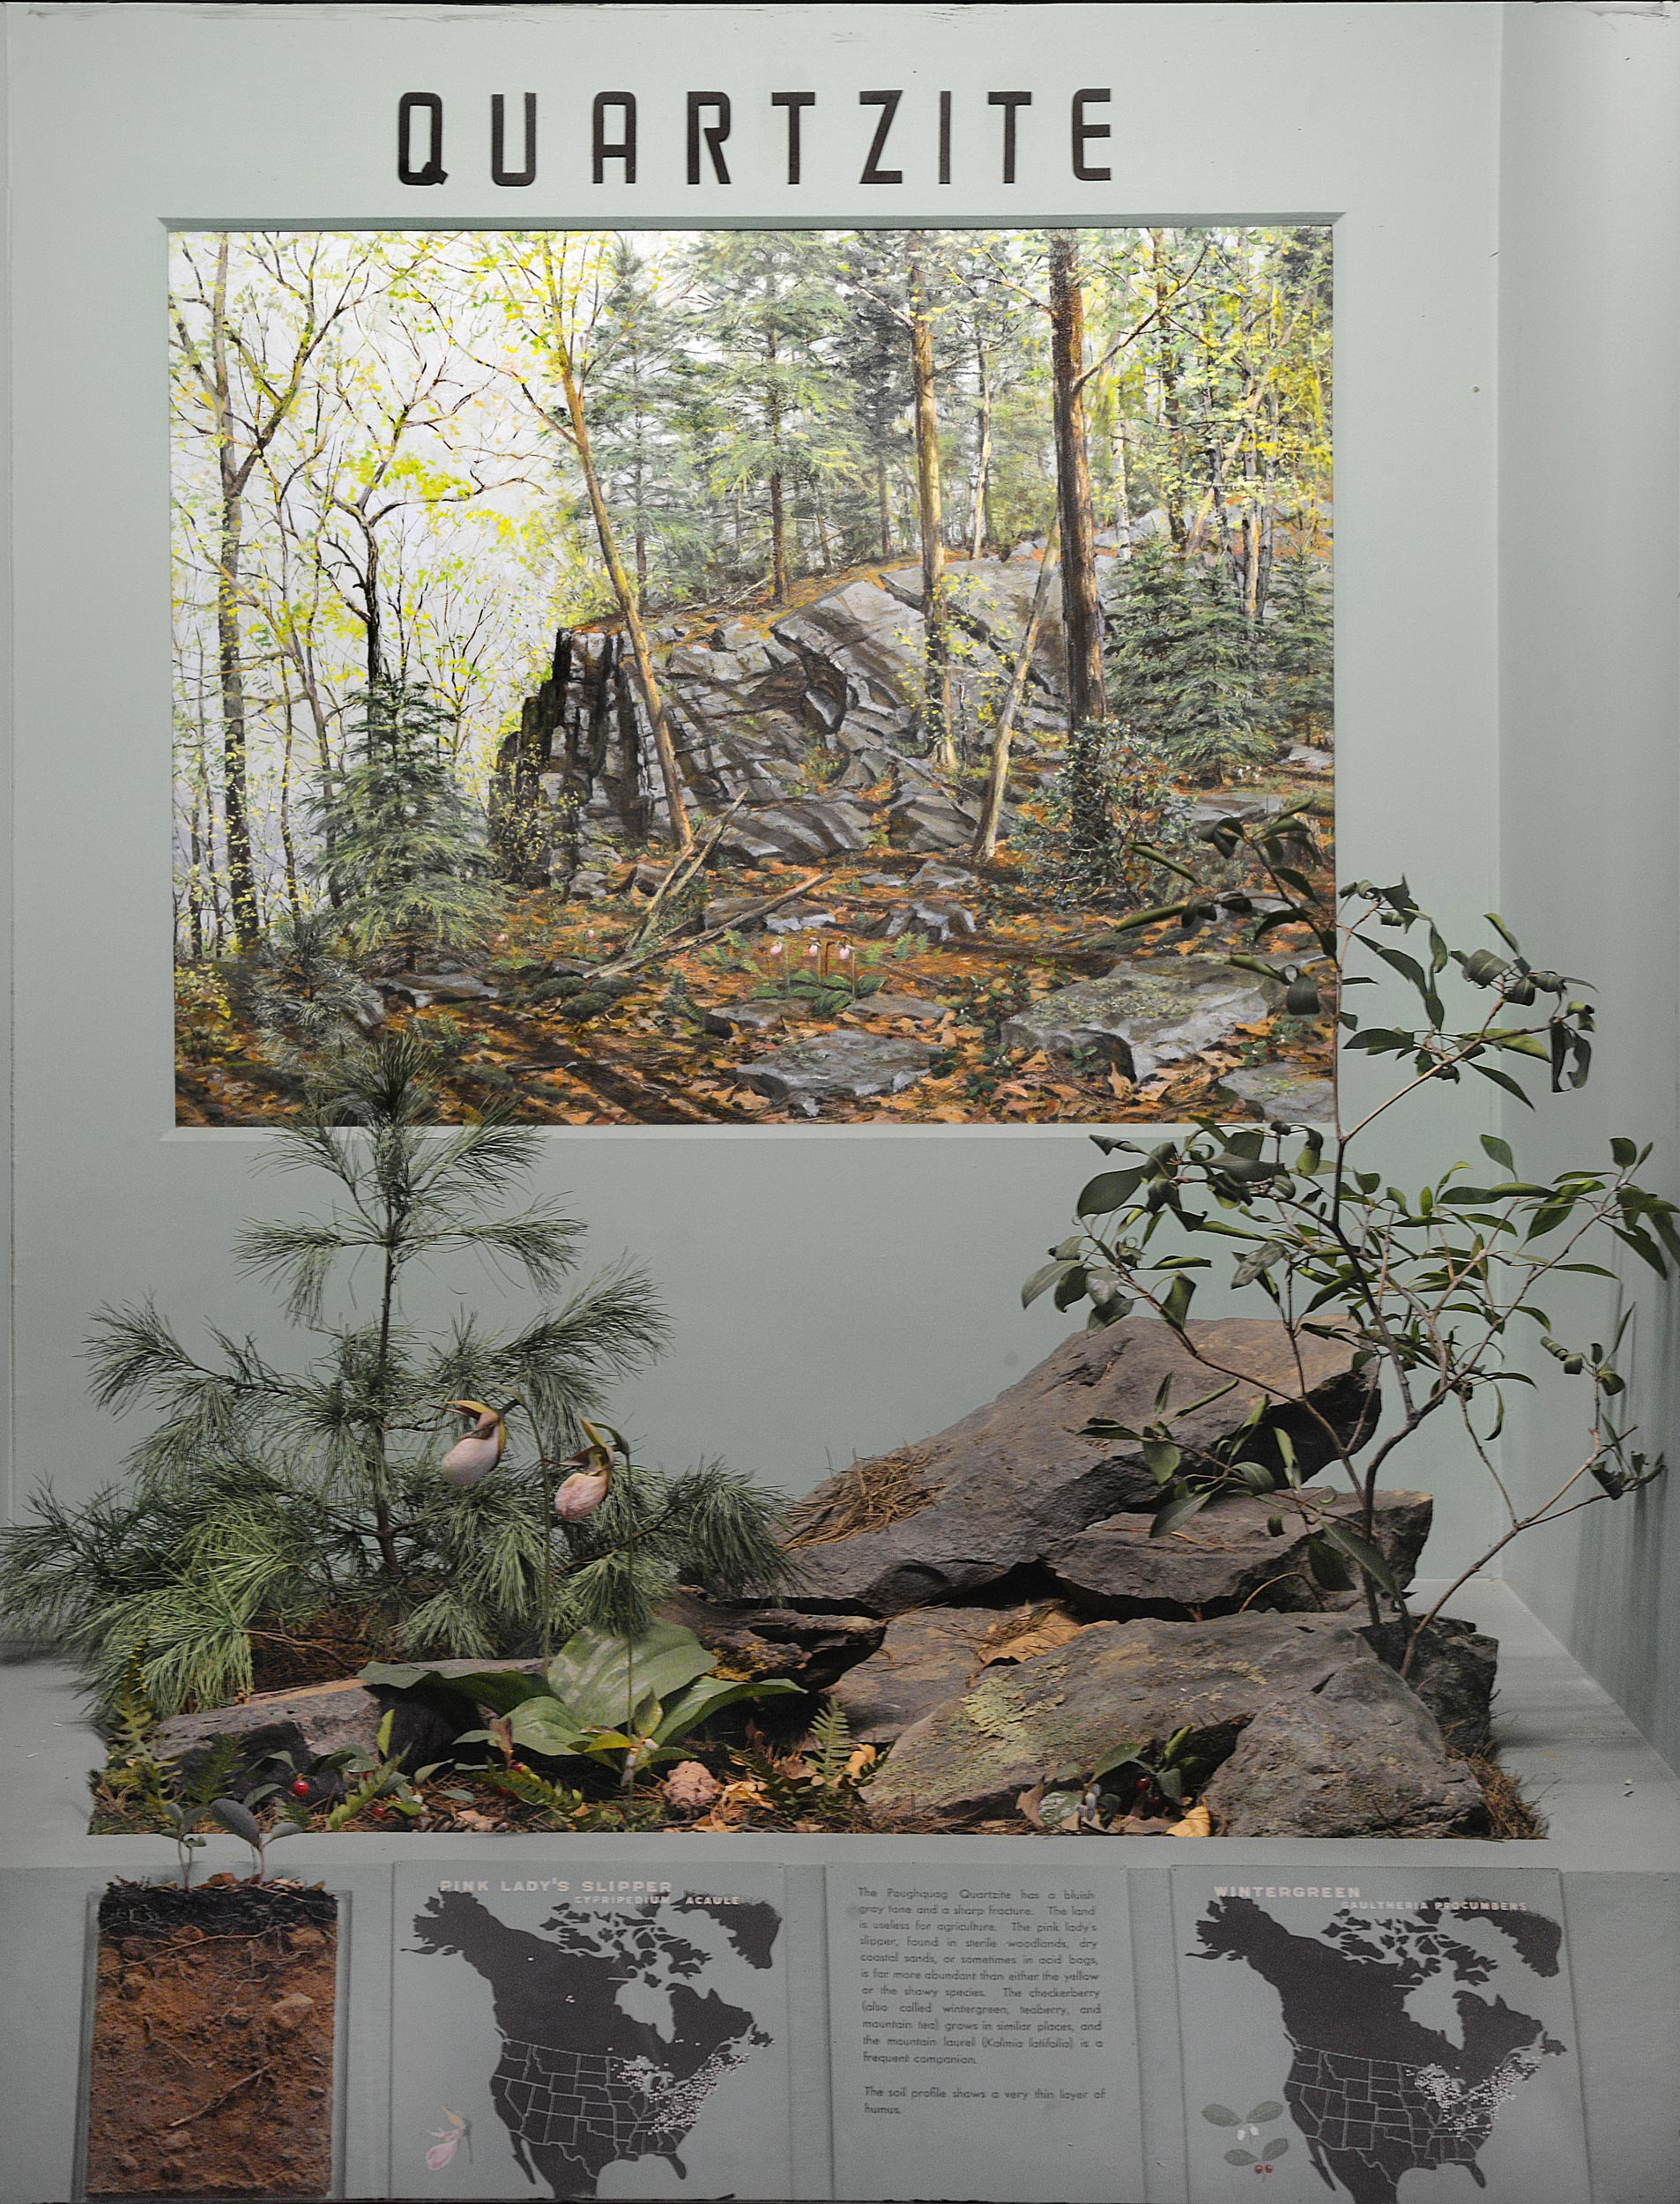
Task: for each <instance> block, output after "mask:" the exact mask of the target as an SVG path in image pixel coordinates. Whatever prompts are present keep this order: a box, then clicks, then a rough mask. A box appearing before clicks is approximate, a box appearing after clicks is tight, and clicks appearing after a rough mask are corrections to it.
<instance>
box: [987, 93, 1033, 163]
mask: <svg viewBox="0 0 1680 2204" xmlns="http://www.w3.org/2000/svg"><path fill="white" fill-rule="evenodd" d="M985 103H986V105H987V106H988V107H989V108H1002V109H1003V180H1004V182H1006V183H1013V182H1015V109H1016V108H1030V106H1031V105H1032V94H1031V93H1030V92H988V93H986V95H985Z"/></svg>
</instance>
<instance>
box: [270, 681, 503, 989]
mask: <svg viewBox="0 0 1680 2204" xmlns="http://www.w3.org/2000/svg"><path fill="white" fill-rule="evenodd" d="M356 731H357V733H358V734H359V735H360V737H361V756H360V757H359V758H358V759H357V760H356V762H355V763H353V764H351V765H349V766H347V767H346V770H345V771H344V772H343V773H342V774H341V775H340V776H339V777H338V780H337V781H336V782H335V783H334V784H333V785H332V786H331V788H330V789H328V790H327V791H325V792H324V793H322V794H321V795H320V796H318V797H317V798H316V801H315V804H314V807H313V810H314V824H315V827H316V831H317V832H318V834H319V835H320V838H321V853H320V855H319V857H318V858H317V859H316V873H317V875H318V876H319V877H320V878H321V880H322V881H323V883H324V884H325V886H326V889H327V891H328V893H329V895H330V896H331V897H332V899H333V902H334V904H335V905H336V907H337V910H338V919H339V922H340V924H341V925H342V927H343V928H344V932H345V934H346V937H347V938H348V940H349V941H350V942H351V943H352V945H353V948H354V949H356V950H357V951H358V953H359V954H361V955H362V956H364V957H383V958H394V959H395V960H396V961H397V962H398V963H399V964H403V965H406V966H408V967H411V968H412V967H413V966H414V965H415V964H419V963H420V962H421V961H422V960H423V959H424V958H426V957H429V956H433V955H435V953H436V952H438V951H439V950H451V951H455V952H457V953H458V952H460V951H464V950H465V951H471V950H472V949H476V948H478V947H479V945H480V944H481V942H483V940H484V938H485V936H486V934H487V933H488V931H489V929H490V927H491V926H492V924H493V923H494V919H495V914H496V911H497V908H498V898H497V896H496V892H495V890H494V888H493V887H492V886H491V885H490V883H489V882H488V880H487V877H486V875H487V871H488V866H489V858H488V853H487V851H486V849H485V847H484V844H483V839H482V836H481V834H480V832H479V822H478V820H477V818H476V817H475V815H474V813H473V810H472V807H471V806H470V805H469V804H468V802H467V800H466V798H465V795H464V794H463V793H462V791H461V787H460V785H459V783H458V782H457V779H456V778H455V774H454V771H453V770H452V768H451V766H450V758H449V750H448V745H447V742H446V741H445V733H444V722H443V715H442V713H441V712H440V711H439V710H438V708H437V706H436V705H435V704H434V703H433V702H432V700H431V698H430V696H428V695H427V692H426V691H425V690H423V689H418V688H416V687H413V686H412V685H411V684H409V683H406V682H404V681H396V680H392V679H390V678H385V679H383V680H380V681H373V682H370V683H369V684H368V689H366V691H365V692H364V696H363V701H362V712H361V719H360V721H359V723H358V726H357V730H356Z"/></svg>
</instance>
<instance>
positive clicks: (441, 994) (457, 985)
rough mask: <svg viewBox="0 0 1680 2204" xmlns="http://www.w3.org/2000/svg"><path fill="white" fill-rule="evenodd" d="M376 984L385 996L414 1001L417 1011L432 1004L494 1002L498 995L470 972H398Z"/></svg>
mask: <svg viewBox="0 0 1680 2204" xmlns="http://www.w3.org/2000/svg"><path fill="white" fill-rule="evenodd" d="M375 986H376V987H378V988H379V991H380V993H381V994H386V995H394V996H395V997H396V998H397V999H398V1001H405V1002H411V1003H413V1006H414V1008H415V1009H417V1010H423V1009H425V1008H426V1006H427V1003H430V1002H494V1001H495V994H496V991H495V989H494V987H489V986H487V984H486V983H485V981H483V980H482V979H477V978H476V977H475V976H474V975H473V974H472V972H396V973H393V974H392V976H391V977H390V979H380V980H376V981H375Z"/></svg>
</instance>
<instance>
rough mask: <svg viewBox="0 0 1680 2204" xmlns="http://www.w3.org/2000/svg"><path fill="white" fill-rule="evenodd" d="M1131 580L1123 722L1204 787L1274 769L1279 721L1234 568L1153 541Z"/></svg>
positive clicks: (1114, 652)
mask: <svg viewBox="0 0 1680 2204" xmlns="http://www.w3.org/2000/svg"><path fill="white" fill-rule="evenodd" d="M1124 571H1125V590H1124V594H1123V595H1122V597H1121V598H1120V600H1119V604H1118V606H1117V607H1115V609H1114V611H1113V612H1112V613H1111V615H1110V619H1109V640H1110V690H1109V693H1110V698H1111V704H1112V707H1113V710H1114V712H1115V715H1116V717H1117V718H1118V719H1119V720H1120V721H1121V722H1122V723H1123V724H1124V725H1125V726H1127V727H1129V728H1130V729H1131V731H1132V732H1133V733H1136V734H1140V735H1142V736H1144V737H1145V738H1146V739H1147V740H1148V741H1154V742H1158V743H1159V744H1160V745H1161V746H1162V748H1163V749H1164V750H1165V752H1166V754H1167V756H1168V757H1169V758H1170V759H1171V762H1172V764H1173V766H1174V768H1175V770H1176V771H1178V772H1180V773H1182V774H1183V775H1184V776H1185V777H1186V778H1188V779H1192V780H1195V781H1199V782H1201V783H1202V784H1203V785H1204V786H1216V785H1218V784H1219V783H1221V782H1223V781H1227V780H1230V779H1232V778H1235V777H1237V776H1238V774H1240V773H1243V772H1245V771H1252V770H1253V768H1255V767H1257V766H1261V765H1267V764H1269V763H1271V762H1272V761H1273V760H1274V759H1275V756H1277V733H1276V725H1277V723H1276V713H1275V707H1274V704H1273V702H1272V699H1271V697H1270V696H1269V695H1268V694H1267V681H1266V675H1265V670H1264V666H1263V663H1262V659H1261V653H1260V648H1259V646H1258V644H1257V643H1256V640H1255V637H1254V634H1253V630H1252V629H1251V628H1250V626H1249V623H1248V620H1247V617H1246V614H1245V612H1244V609H1243V606H1242V602H1241V599H1240V598H1239V597H1238V593H1237V590H1236V587H1235V585H1234V582H1233V579H1232V576H1231V573H1230V568H1229V566H1228V564H1227V563H1226V562H1224V561H1223V560H1218V561H1215V562H1211V563H1208V564H1202V563H1201V562H1196V561H1193V560H1186V559H1185V558H1184V557H1182V556H1181V555H1179V554H1178V553H1176V552H1174V551H1173V550H1171V549H1170V548H1169V547H1167V546H1166V545H1164V544H1163V543H1162V542H1160V541H1159V540H1158V539H1151V540H1150V541H1148V543H1146V544H1143V545H1141V546H1140V547H1139V548H1138V550H1137V551H1136V553H1135V554H1134V556H1133V557H1132V559H1131V560H1130V561H1129V562H1127V564H1126V568H1125V570H1124Z"/></svg>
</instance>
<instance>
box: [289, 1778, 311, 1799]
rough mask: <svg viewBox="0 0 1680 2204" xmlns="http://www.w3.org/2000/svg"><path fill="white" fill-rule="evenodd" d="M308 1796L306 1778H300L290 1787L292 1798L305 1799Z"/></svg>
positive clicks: (307, 1780)
mask: <svg viewBox="0 0 1680 2204" xmlns="http://www.w3.org/2000/svg"><path fill="white" fill-rule="evenodd" d="M308 1795H309V1779H308V1776H299V1777H298V1779H297V1781H296V1783H294V1784H293V1786H292V1796H293V1797H294V1798H308Z"/></svg>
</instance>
